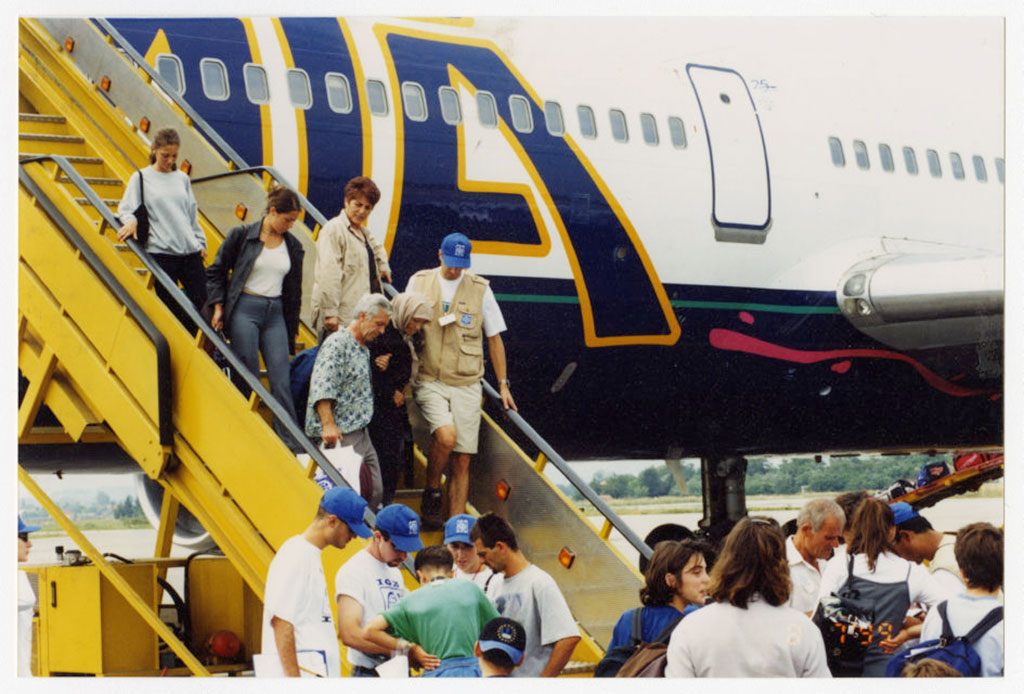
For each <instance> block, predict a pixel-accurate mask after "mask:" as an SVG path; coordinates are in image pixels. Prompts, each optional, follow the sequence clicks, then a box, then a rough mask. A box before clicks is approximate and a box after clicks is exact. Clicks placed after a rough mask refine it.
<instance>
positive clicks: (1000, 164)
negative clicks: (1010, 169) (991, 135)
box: [996, 157, 1006, 183]
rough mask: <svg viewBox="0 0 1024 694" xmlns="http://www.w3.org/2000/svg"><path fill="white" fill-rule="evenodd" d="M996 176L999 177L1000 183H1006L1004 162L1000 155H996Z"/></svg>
mask: <svg viewBox="0 0 1024 694" xmlns="http://www.w3.org/2000/svg"><path fill="white" fill-rule="evenodd" d="M996 176H998V177H999V182H1000V183H1006V162H1004V161H1003V160H1002V159H1001V158H1000V157H996Z"/></svg>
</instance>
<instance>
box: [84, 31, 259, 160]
mask: <svg viewBox="0 0 1024 694" xmlns="http://www.w3.org/2000/svg"><path fill="white" fill-rule="evenodd" d="M92 21H93V22H94V23H95V24H96V25H97V26H98V27H100V28H101V29H102V30H103V31H104V32H106V34H107V35H108V36H110V38H111V40H113V42H114V44H115V45H116V47H117V48H118V50H121V51H124V54H125V55H126V56H128V57H129V58H131V60H132V62H133V63H135V65H136V66H137V67H138V68H139V69H140V70H142V71H143V72H145V73H146V74H147V75H149V77H150V78H151V79H152V80H153V81H154V82H155V83H156V84H158V85H159V86H160V89H161V90H162V91H163V93H164V94H165V95H166V96H167V98H169V99H170V100H171V101H173V102H174V104H175V105H176V106H178V108H180V109H181V110H182V111H183V112H184V113H185V115H186V116H188V118H189V120H191V121H192V123H193V125H194V126H195V128H196V129H197V130H199V131H201V132H202V133H203V135H204V136H205V137H206V139H207V140H209V141H210V142H211V143H212V144H213V145H214V146H215V147H216V148H217V149H219V150H220V152H221V154H223V155H224V156H225V157H227V158H228V160H229V161H231V162H232V163H233V164H234V165H235V166H237V167H239V168H243V167H246V166H248V164H247V163H246V161H245V160H244V159H242V155H240V154H239V153H238V152H236V151H235V150H234V148H232V147H231V145H229V144H228V143H227V141H226V140H225V139H224V138H222V137H221V136H220V135H218V134H217V131H216V130H214V129H213V128H211V127H210V125H209V123H207V122H206V120H205V119H204V118H203V117H202V116H200V115H199V112H198V111H196V110H195V109H194V108H192V106H191V105H190V104H189V103H188V102H187V101H185V100H184V99H182V98H181V97H180V96H179V95H178V94H177V92H175V91H174V90H173V89H171V87H170V85H168V84H167V82H165V81H164V79H163V78H162V77H161V76H160V73H159V72H157V71H156V70H155V69H154V68H153V67H152V66H151V65H150V64H149V63H147V62H146V59H145V58H144V57H142V55H141V54H140V53H139V52H138V51H137V50H135V47H134V46H132V44H131V43H129V42H128V40H127V39H125V38H124V37H123V36H121V33H120V32H119V31H118V30H117V29H115V28H114V25H113V24H111V23H110V22H109V21H108V20H106V19H103V18H102V17H94V18H93V19H92Z"/></svg>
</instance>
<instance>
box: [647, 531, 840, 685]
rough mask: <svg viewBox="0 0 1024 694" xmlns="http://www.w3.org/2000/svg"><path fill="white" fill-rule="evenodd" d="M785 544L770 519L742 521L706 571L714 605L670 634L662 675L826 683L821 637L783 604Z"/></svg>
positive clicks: (785, 591) (799, 614)
mask: <svg viewBox="0 0 1024 694" xmlns="http://www.w3.org/2000/svg"><path fill="white" fill-rule="evenodd" d="M791 590H792V584H791V583H790V580H789V563H788V562H787V561H786V542H785V538H784V537H783V535H782V530H781V529H780V528H779V524H778V523H776V522H775V521H774V520H773V519H771V518H763V517H752V518H744V519H742V520H741V521H740V522H739V523H737V524H736V526H735V527H734V528H733V529H732V531H731V532H730V533H729V534H728V536H726V538H725V543H724V545H723V547H722V551H721V553H720V554H719V555H718V559H717V560H716V561H715V566H714V568H713V569H712V570H711V582H710V584H709V585H708V595H709V596H710V598H711V599H712V600H716V601H717V602H715V603H713V604H709V605H707V606H706V607H704V608H703V609H701V610H698V611H697V612H694V613H693V614H692V615H690V616H689V617H687V618H686V619H684V620H683V621H681V622H680V623H679V626H677V627H676V629H675V631H674V632H672V638H671V639H670V640H669V645H668V663H667V666H666V668H665V676H666V677H829V676H830V674H829V670H828V666H827V665H826V663H825V646H824V644H823V643H822V640H821V633H820V632H819V631H818V628H817V627H816V626H814V624H813V622H811V620H810V619H809V618H808V617H807V615H805V614H804V613H802V612H800V611H799V610H796V609H794V608H792V607H789V605H788V604H787V602H788V600H789V594H790V591H791Z"/></svg>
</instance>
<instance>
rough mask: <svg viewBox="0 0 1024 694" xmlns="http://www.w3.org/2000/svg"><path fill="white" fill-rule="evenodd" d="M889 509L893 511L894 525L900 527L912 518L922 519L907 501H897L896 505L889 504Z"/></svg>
mask: <svg viewBox="0 0 1024 694" xmlns="http://www.w3.org/2000/svg"><path fill="white" fill-rule="evenodd" d="M889 508H890V509H892V520H893V524H894V525H900V524H901V523H905V522H906V521H908V520H910V519H912V518H919V517H920V515H919V514H918V513H917V511H915V510H914V507H913V506H911V505H910V504H908V503H907V502H906V501H897V502H896V503H894V504H889Z"/></svg>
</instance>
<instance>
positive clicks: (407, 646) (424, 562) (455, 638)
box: [364, 545, 498, 677]
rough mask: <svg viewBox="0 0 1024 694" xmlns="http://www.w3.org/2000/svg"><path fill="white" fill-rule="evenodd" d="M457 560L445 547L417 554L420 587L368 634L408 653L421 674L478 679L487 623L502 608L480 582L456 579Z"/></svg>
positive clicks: (379, 617) (373, 623)
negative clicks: (477, 650)
mask: <svg viewBox="0 0 1024 694" xmlns="http://www.w3.org/2000/svg"><path fill="white" fill-rule="evenodd" d="M453 565H454V560H453V558H452V553H451V551H449V549H448V548H447V547H445V546H444V545H433V546H430V547H424V548H423V549H422V550H420V551H419V552H418V553H417V554H416V562H415V564H414V566H415V569H416V576H417V577H418V578H419V580H420V583H421V584H423V585H422V587H421V588H419V589H418V590H416V591H414V592H412V593H410V594H409V595H407V596H405V597H404V598H402V600H400V601H399V602H398V604H397V605H395V606H394V607H392V608H391V609H390V610H387V611H386V612H382V613H381V614H379V615H377V616H376V617H374V618H373V619H372V620H370V622H369V623H368V624H367V625H366V630H365V634H364V635H365V637H366V639H367V640H369V641H373V642H374V643H376V644H377V645H379V646H381V647H383V648H387V649H390V650H391V651H393V652H408V653H409V655H410V656H411V657H412V658H413V659H414V660H416V661H417V662H419V663H420V664H421V665H423V667H424V668H425V669H424V672H423V677H480V676H481V671H480V664H479V662H478V661H477V659H476V657H474V655H473V650H474V646H475V645H476V641H477V638H478V637H479V635H480V630H481V628H482V627H483V625H484V624H486V623H487V622H488V621H490V620H491V619H494V618H495V617H497V616H498V611H497V610H496V609H494V605H492V604H491V601H490V600H488V599H487V596H486V595H484V593H483V591H482V590H480V588H479V586H477V585H476V584H474V583H472V582H470V581H459V580H455V579H453V578H452V576H453V575H454V572H453Z"/></svg>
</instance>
